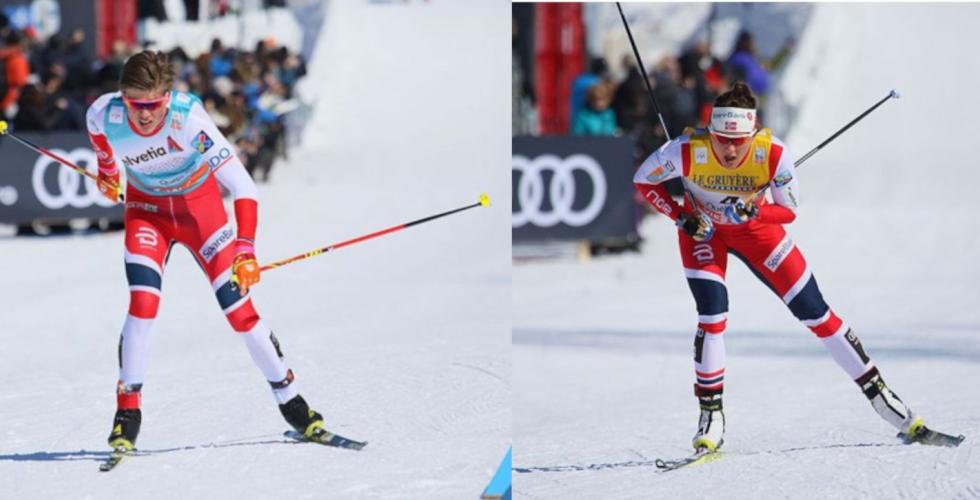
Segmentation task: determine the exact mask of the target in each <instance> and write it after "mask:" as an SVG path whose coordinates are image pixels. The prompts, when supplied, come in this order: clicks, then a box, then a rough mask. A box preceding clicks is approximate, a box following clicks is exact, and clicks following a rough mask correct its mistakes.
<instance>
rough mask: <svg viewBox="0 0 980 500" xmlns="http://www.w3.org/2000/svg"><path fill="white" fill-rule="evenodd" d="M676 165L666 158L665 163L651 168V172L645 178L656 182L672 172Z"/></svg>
mask: <svg viewBox="0 0 980 500" xmlns="http://www.w3.org/2000/svg"><path fill="white" fill-rule="evenodd" d="M675 170H676V167H674V164H673V163H671V162H670V160H667V163H664V164H663V165H658V166H657V168H655V169H653V171H652V172H650V173H649V174H647V180H648V181H650V182H653V183H658V182H660V181H662V180H663V179H664V178H666V177H667V176H668V175H670V174H672V173H674V171H675Z"/></svg>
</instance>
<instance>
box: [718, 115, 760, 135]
mask: <svg viewBox="0 0 980 500" xmlns="http://www.w3.org/2000/svg"><path fill="white" fill-rule="evenodd" d="M711 131H712V132H714V133H716V134H718V135H721V136H725V137H745V136H748V135H752V132H755V110H754V109H745V108H714V109H712V110H711Z"/></svg>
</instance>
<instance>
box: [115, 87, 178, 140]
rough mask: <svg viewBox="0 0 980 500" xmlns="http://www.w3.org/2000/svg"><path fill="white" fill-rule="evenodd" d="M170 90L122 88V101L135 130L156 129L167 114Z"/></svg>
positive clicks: (143, 132)
mask: <svg viewBox="0 0 980 500" xmlns="http://www.w3.org/2000/svg"><path fill="white" fill-rule="evenodd" d="M169 101H170V92H169V91H167V90H166V89H162V88H161V89H155V90H141V89H133V88H127V89H124V90H123V102H125V103H126V111H127V113H129V121H130V123H132V125H133V126H134V127H136V130H137V132H140V133H142V134H148V133H150V132H153V131H154V130H156V128H157V127H159V125H160V123H161V122H162V121H163V119H164V118H165V117H166V116H167V103H168V102H169Z"/></svg>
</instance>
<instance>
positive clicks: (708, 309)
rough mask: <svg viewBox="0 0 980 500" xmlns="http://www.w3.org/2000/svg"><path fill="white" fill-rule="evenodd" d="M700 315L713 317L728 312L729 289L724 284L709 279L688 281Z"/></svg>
mask: <svg viewBox="0 0 980 500" xmlns="http://www.w3.org/2000/svg"><path fill="white" fill-rule="evenodd" d="M687 283H688V286H689V287H690V288H691V293H692V294H693V295H694V302H695V303H697V308H698V314H700V315H703V316H711V315H716V314H722V313H726V312H728V289H727V288H726V287H725V285H724V284H723V283H720V282H718V281H713V280H707V279H688V280H687Z"/></svg>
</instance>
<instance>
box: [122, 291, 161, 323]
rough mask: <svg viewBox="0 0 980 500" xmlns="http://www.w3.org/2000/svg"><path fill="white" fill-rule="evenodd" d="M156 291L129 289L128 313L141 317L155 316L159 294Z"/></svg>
mask: <svg viewBox="0 0 980 500" xmlns="http://www.w3.org/2000/svg"><path fill="white" fill-rule="evenodd" d="M158 293H159V292H157V293H153V292H149V291H137V290H130V292H129V314H131V315H132V316H134V317H137V318H141V319H153V318H156V317H157V310H158V309H159V308H160V296H159V295H158Z"/></svg>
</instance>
